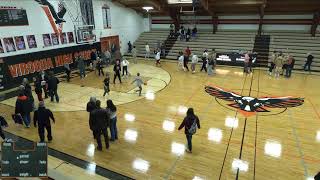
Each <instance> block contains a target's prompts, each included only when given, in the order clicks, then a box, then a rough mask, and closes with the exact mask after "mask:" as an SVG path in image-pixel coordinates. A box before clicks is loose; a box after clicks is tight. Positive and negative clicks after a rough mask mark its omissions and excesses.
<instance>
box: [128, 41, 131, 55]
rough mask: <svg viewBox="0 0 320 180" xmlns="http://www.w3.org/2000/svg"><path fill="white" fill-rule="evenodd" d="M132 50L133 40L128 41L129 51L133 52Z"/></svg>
mask: <svg viewBox="0 0 320 180" xmlns="http://www.w3.org/2000/svg"><path fill="white" fill-rule="evenodd" d="M131 50H132V44H131V42H130V41H129V42H128V53H131Z"/></svg>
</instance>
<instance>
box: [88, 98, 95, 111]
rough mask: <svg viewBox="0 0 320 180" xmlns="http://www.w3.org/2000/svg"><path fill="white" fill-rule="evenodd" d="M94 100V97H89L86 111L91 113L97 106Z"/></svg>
mask: <svg viewBox="0 0 320 180" xmlns="http://www.w3.org/2000/svg"><path fill="white" fill-rule="evenodd" d="M96 102H97V99H96V97H90V100H89V102H88V103H87V108H86V110H87V112H89V113H91V112H92V111H93V110H95V109H96V108H97V107H96Z"/></svg>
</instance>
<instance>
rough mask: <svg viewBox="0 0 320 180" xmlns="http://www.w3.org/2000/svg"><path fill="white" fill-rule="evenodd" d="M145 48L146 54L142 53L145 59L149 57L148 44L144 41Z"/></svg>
mask: <svg viewBox="0 0 320 180" xmlns="http://www.w3.org/2000/svg"><path fill="white" fill-rule="evenodd" d="M145 50H146V54H145V55H144V58H145V59H146V58H148V59H149V57H150V46H149V44H148V43H146V45H145Z"/></svg>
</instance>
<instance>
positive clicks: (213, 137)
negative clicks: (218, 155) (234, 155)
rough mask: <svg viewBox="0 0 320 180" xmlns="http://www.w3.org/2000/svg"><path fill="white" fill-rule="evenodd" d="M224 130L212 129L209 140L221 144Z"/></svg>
mask: <svg viewBox="0 0 320 180" xmlns="http://www.w3.org/2000/svg"><path fill="white" fill-rule="evenodd" d="M221 139H222V130H221V129H217V128H210V129H209V131H208V140H210V141H213V142H221Z"/></svg>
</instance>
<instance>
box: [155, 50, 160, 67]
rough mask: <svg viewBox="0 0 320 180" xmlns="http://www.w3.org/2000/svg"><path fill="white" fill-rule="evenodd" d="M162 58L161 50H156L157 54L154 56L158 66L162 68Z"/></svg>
mask: <svg viewBox="0 0 320 180" xmlns="http://www.w3.org/2000/svg"><path fill="white" fill-rule="evenodd" d="M160 56H161V52H160V49H157V50H156V54H155V56H154V58H155V60H156V66H158V65H159V66H161V64H160Z"/></svg>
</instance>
